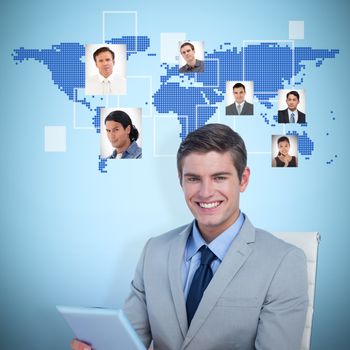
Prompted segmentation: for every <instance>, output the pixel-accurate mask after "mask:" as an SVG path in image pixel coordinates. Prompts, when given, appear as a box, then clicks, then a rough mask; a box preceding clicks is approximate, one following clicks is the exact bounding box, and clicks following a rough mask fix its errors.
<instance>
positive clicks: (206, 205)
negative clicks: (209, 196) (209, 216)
mask: <svg viewBox="0 0 350 350" xmlns="http://www.w3.org/2000/svg"><path fill="white" fill-rule="evenodd" d="M219 204H220V202H212V203H199V206H200V207H201V208H205V209H211V208H216V207H218V206H219Z"/></svg>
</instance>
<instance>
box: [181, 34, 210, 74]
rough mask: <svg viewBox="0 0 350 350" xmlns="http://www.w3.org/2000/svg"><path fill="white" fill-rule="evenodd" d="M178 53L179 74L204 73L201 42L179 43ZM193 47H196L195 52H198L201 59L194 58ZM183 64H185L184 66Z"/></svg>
mask: <svg viewBox="0 0 350 350" xmlns="http://www.w3.org/2000/svg"><path fill="white" fill-rule="evenodd" d="M179 45H180V53H181V56H182V59H181V58H180V62H179V63H180V64H179V65H180V68H179V72H180V73H203V72H204V60H203V59H204V48H203V42H200V41H194V42H191V43H190V42H188V41H185V42H180V43H179ZM195 45H196V46H197V51H200V56H203V57H201V58H202V59H197V58H196V50H195ZM184 62H186V63H185V64H184ZM181 65H182V66H181Z"/></svg>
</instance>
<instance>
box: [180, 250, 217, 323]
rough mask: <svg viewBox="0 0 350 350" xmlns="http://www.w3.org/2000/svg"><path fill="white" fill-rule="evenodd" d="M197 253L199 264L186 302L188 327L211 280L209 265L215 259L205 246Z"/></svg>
mask: <svg viewBox="0 0 350 350" xmlns="http://www.w3.org/2000/svg"><path fill="white" fill-rule="evenodd" d="M199 251H200V252H201V264H200V265H199V267H198V269H197V271H196V272H195V274H194V276H193V280H192V283H191V287H190V290H189V292H188V296H187V301H186V311H187V320H188V325H190V324H191V321H192V318H193V316H194V314H195V313H196V310H197V308H198V305H199V303H200V301H201V299H202V296H203V293H204V291H205V289H206V288H207V286H208V284H209V282H210V280H211V279H212V278H213V271H212V269H211V267H210V265H211V263H212V262H213V261H214V260H215V259H216V255H215V254H214V253H213V252H212V251H211V250H210V249H209V248H208V247H207V246H205V245H203V246H202V247H201V248H200V250H199Z"/></svg>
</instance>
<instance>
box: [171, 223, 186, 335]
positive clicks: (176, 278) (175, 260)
mask: <svg viewBox="0 0 350 350" xmlns="http://www.w3.org/2000/svg"><path fill="white" fill-rule="evenodd" d="M191 232H192V224H190V225H188V226H187V227H186V228H185V229H184V230H183V231H182V232H181V233H179V236H178V237H177V239H175V240H174V242H173V244H172V245H171V247H170V253H169V261H168V275H169V282H170V290H171V294H172V298H173V302H174V305H175V310H176V316H177V319H178V321H179V324H180V328H181V332H182V335H183V337H184V338H185V336H186V333H187V330H188V323H187V313H186V302H185V296H184V293H183V285H182V276H181V273H182V264H183V255H184V252H185V246H186V242H187V238H188V236H189V234H190V233H191Z"/></svg>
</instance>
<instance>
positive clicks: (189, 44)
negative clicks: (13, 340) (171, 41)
mask: <svg viewBox="0 0 350 350" xmlns="http://www.w3.org/2000/svg"><path fill="white" fill-rule="evenodd" d="M184 46H191V49H192V50H193V51H194V46H193V44H191V43H189V42H185V43H183V44H182V45H181V46H180V52H181V49H182V48H183V47H184Z"/></svg>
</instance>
